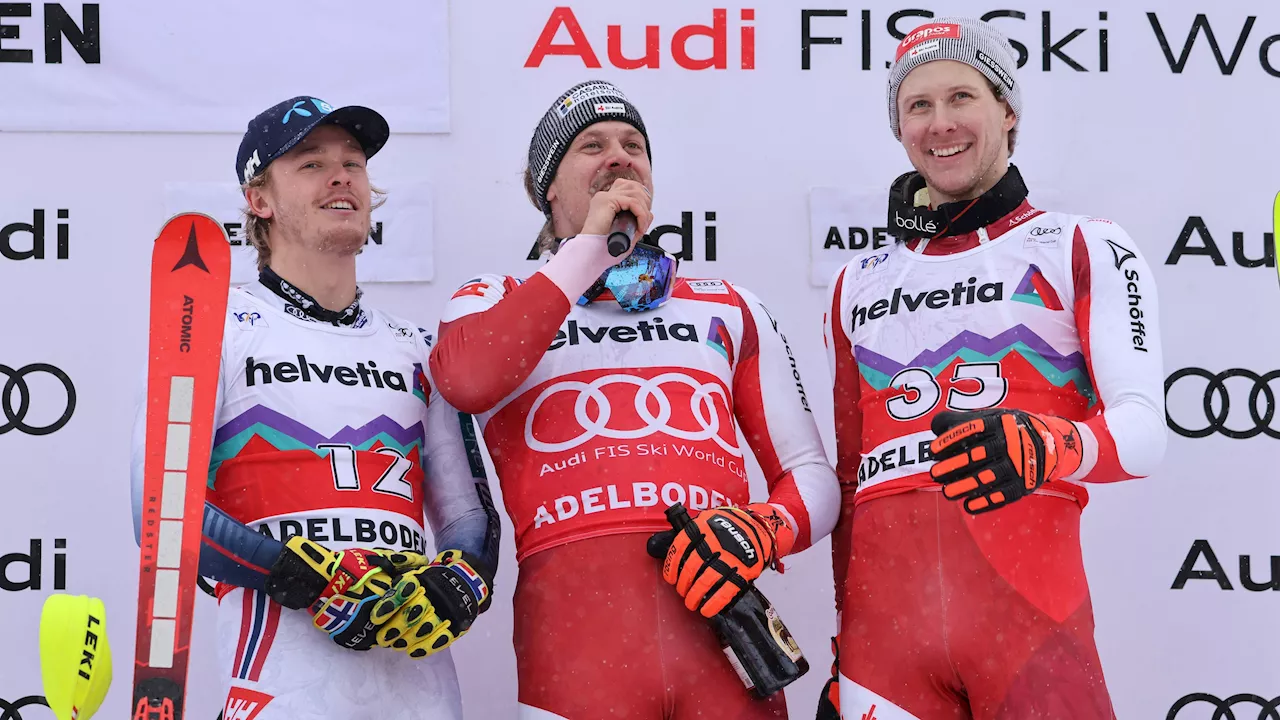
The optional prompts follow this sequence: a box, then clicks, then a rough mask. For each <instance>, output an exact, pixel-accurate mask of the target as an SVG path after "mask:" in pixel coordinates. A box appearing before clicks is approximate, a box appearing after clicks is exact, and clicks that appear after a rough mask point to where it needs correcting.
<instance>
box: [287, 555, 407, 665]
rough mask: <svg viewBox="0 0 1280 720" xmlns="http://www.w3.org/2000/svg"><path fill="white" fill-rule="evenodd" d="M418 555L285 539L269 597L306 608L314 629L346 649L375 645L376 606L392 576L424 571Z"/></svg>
mask: <svg viewBox="0 0 1280 720" xmlns="http://www.w3.org/2000/svg"><path fill="white" fill-rule="evenodd" d="M429 562H430V561H429V560H428V559H427V558H426V557H425V556H423V555H419V554H418V553H408V552H394V551H392V550H383V549H376V550H365V549H363V548H353V549H351V550H329V549H328V548H326V547H324V546H323V545H321V544H319V543H317V542H315V541H312V540H308V539H307V538H304V537H302V536H300V535H298V536H294V537H291V538H289V540H288V542H286V543H285V544H284V551H283V552H282V553H280V557H279V559H277V560H276V562H275V564H274V565H272V567H271V571H270V573H269V574H268V575H267V582H266V591H267V595H268V596H269V597H270V598H271V599H272V600H274V601H275V602H277V603H280V604H281V605H283V606H284V607H287V608H290V609H292V610H301V609H303V608H307V610H308V612H310V613H311V615H312V621H313V622H314V623H315V626H316V627H318V628H320V629H321V630H323V631H324V632H326V633H328V634H329V637H331V638H333V641H334V642H336V643H337V644H339V645H341V646H342V647H344V648H348V649H350V650H368V649H369V648H371V647H373V646H374V644H375V638H374V631H375V630H376V629H377V623H376V622H374V621H373V620H372V613H373V608H374V604H375V603H376V602H377V601H378V599H379V598H381V597H382V596H383V595H384V594H385V593H386V592H387V591H389V590H390V589H391V586H392V583H393V582H394V581H395V579H396V576H398V575H400V574H401V573H405V572H408V571H411V570H415V569H417V568H421V567H425V566H426V565H427V564H428V563H429Z"/></svg>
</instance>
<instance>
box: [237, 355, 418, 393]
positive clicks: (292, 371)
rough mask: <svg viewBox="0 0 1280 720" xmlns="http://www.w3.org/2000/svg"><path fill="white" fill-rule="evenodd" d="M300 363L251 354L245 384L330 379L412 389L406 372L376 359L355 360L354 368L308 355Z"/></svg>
mask: <svg viewBox="0 0 1280 720" xmlns="http://www.w3.org/2000/svg"><path fill="white" fill-rule="evenodd" d="M297 357H298V362H297V363H292V362H286V361H283V360H282V361H280V362H277V363H275V364H274V365H268V364H267V363H264V362H258V361H256V360H254V358H253V357H252V356H250V357H249V359H247V360H245V362H244V375H245V385H247V386H248V387H253V386H254V385H258V384H262V385H270V384H271V383H272V382H282V383H291V382H306V383H309V382H318V383H323V384H325V385H327V384H329V382H330V381H333V382H336V383H339V384H341V385H346V386H347V387H355V386H357V385H363V386H364V387H367V388H378V389H384V388H385V389H388V390H396V391H398V392H409V386H408V385H407V384H406V383H405V379H404V375H403V374H401V373H398V372H396V371H394V370H379V369H378V363H376V362H374V361H373V360H367V361H365V362H359V363H356V366H355V367H354V368H351V367H347V366H346V365H317V364H316V363H313V362H310V361H308V360H307V356H306V355H298V356H297Z"/></svg>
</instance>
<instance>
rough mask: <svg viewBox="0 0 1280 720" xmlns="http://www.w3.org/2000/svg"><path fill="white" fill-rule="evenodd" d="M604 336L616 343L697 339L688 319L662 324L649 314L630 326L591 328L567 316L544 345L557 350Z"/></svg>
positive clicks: (689, 340) (691, 340) (599, 341)
mask: <svg viewBox="0 0 1280 720" xmlns="http://www.w3.org/2000/svg"><path fill="white" fill-rule="evenodd" d="M605 339H608V340H610V341H611V342H618V343H630V342H636V341H637V340H638V341H640V342H655V341H657V342H665V341H667V340H678V341H681V342H698V330H697V328H695V327H694V326H692V325H690V324H689V323H672V324H671V325H665V324H663V321H662V318H660V317H655V318H653V322H650V321H648V320H641V321H640V322H638V323H636V324H635V325H634V326H632V325H612V326H611V325H601V326H600V327H595V328H593V327H591V326H589V325H582V324H579V323H578V321H577V320H570V321H569V323H568V324H567V325H566V326H565V327H564V328H563V329H561V330H560V331H559V332H557V333H556V339H555V341H554V342H552V343H551V346H550V347H548V348H547V351H548V352H550V351H552V350H558V349H560V348H562V347H564V346H565V345H570V346H572V345H581V344H582V343H593V344H596V345H599V344H600V343H602V342H604V341H605Z"/></svg>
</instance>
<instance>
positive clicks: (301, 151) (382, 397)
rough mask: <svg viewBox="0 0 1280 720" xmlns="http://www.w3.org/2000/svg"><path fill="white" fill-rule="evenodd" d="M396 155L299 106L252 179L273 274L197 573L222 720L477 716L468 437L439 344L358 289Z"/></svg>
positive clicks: (259, 307) (212, 482) (366, 123)
mask: <svg viewBox="0 0 1280 720" xmlns="http://www.w3.org/2000/svg"><path fill="white" fill-rule="evenodd" d="M388 137H389V131H388V127H387V122H386V120H384V119H383V118H382V116H381V115H379V114H378V113H376V112H374V111H373V110H370V109H368V108H364V107H356V106H351V107H343V108H338V109H334V108H333V107H332V106H330V105H329V104H328V103H326V102H324V101H323V100H319V99H317V98H314V97H310V96H300V97H296V98H292V99H290V100H286V101H284V102H282V103H280V104H278V105H275V106H274V107H272V108H270V109H268V110H266V111H264V112H263V113H261V114H260V115H258V116H257V117H255V118H254V119H253V120H252V121H250V123H249V126H248V130H247V131H246V132H245V135H244V139H243V140H242V141H241V143H240V151H239V153H238V155H237V157H236V168H235V170H236V179H237V180H238V181H239V182H240V183H241V186H242V188H243V191H244V196H245V201H246V204H247V207H246V209H245V215H246V223H245V224H246V229H247V234H248V236H249V240H250V243H251V244H252V245H253V247H254V248H256V249H257V251H258V268H259V272H260V274H259V277H258V280H257V281H256V282H253V283H249V284H247V285H245V286H243V287H237V288H234V289H233V290H232V291H231V296H230V300H229V302H228V308H227V311H228V312H227V318H226V330H225V333H224V337H225V340H224V345H223V350H222V362H221V371H220V376H221V377H220V384H219V389H218V403H217V408H218V409H217V417H216V420H215V427H216V431H215V434H214V438H213V450H212V454H211V459H210V468H209V486H208V492H207V502H206V507H205V521H204V528H203V536H204V537H203V542H204V544H203V546H202V549H201V562H200V572H201V575H204V576H207V577H212V578H214V579H215V580H217V581H218V588H217V596H218V625H219V627H218V632H217V636H218V643H217V644H218V650H219V653H220V658H219V663H218V666H217V667H219V668H225V669H228V670H230V671H231V674H230V676H229V677H226V676H224V678H223V687H224V688H225V692H226V695H225V696H224V697H225V702H224V707H223V715H224V717H226V718H232V717H248V716H253V717H255V718H256V720H278V719H279V720H282V719H284V718H348V717H377V718H388V719H389V718H398V719H404V720H408V719H409V718H431V719H433V720H434V719H439V720H446V719H447V720H454V719H455V718H460V717H461V714H462V708H461V698H460V693H459V689H458V681H457V676H456V673H455V671H454V668H453V662H452V660H451V659H450V657H449V653H448V652H443V651H444V650H445V649H446V648H447V647H448V646H449V645H450V644H452V643H453V641H454V640H456V639H457V638H458V637H460V636H461V635H462V634H464V633H465V632H466V631H467V629H468V628H469V627H470V626H471V624H472V623H473V622H474V621H475V619H476V617H477V616H478V615H479V613H480V612H481V611H483V610H484V609H485V608H487V607H488V605H489V597H490V591H491V588H492V586H493V577H494V573H495V572H496V570H497V558H498V538H499V524H498V519H497V514H496V512H495V511H494V509H493V506H492V502H491V501H490V499H489V491H488V486H487V483H486V480H485V478H484V473H483V468H479V469H477V470H475V471H473V470H472V469H471V465H470V463H469V461H468V454H467V450H466V446H465V445H464V440H463V437H464V434H463V426H464V425H469V423H470V422H471V419H470V417H469V416H466V415H459V413H458V412H457V411H456V410H453V409H452V408H450V407H449V406H448V405H447V404H445V403H444V402H443V400H442V399H441V398H440V396H439V394H438V393H435V392H434V389H433V387H432V384H431V382H430V380H429V379H428V377H427V358H428V353H429V351H430V346H431V337H430V335H428V334H427V333H426V332H424V331H423V330H422V329H421V328H418V327H417V325H416V324H411V323H409V322H407V321H404V320H401V319H399V318H396V317H393V316H391V315H388V314H386V313H383V312H381V311H378V310H375V309H373V308H370V307H368V306H366V305H364V304H363V303H362V302H361V299H360V295H361V293H360V289H359V288H358V287H357V286H356V269H355V256H356V255H357V254H358V253H359V252H360V250H361V248H363V246H364V244H365V241H366V239H367V238H368V236H369V230H370V225H371V220H370V213H371V211H372V209H373V208H374V207H375V206H376V203H375V201H374V194H375V193H374V190H373V189H372V187H371V185H370V182H369V175H368V170H367V161H368V159H369V158H370V157H372V156H373V155H374V154H375V153H377V152H378V151H379V150H380V149H381V148H382V146H383V145H384V144H385V143H386V142H387V139H388ZM143 407H145V404H144V405H143ZM144 422H145V412H144V411H143V410H142V409H141V408H140V410H139V413H138V425H137V426H136V431H135V446H134V517H135V528H136V527H137V526H138V521H139V512H140V507H141V502H140V500H141V489H142V459H143V455H144V452H143V450H144V448H143V437H144ZM473 472H474V474H475V475H477V476H478V477H473ZM424 510H425V513H424ZM424 520H427V521H429V522H424ZM428 524H429V525H430V527H431V529H432V530H433V533H434V543H433V544H434V547H435V549H436V550H437V551H438V555H436V556H435V559H434V560H432V559H431V557H430V556H429V555H426V554H425V553H427V547H428V545H427V540H426V537H425V535H426V526H427V525H428ZM298 611H301V612H298Z"/></svg>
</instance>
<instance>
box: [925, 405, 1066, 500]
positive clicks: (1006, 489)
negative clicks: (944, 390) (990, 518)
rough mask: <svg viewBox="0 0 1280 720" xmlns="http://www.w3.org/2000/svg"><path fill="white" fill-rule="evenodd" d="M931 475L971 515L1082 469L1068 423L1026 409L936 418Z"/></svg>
mask: <svg viewBox="0 0 1280 720" xmlns="http://www.w3.org/2000/svg"><path fill="white" fill-rule="evenodd" d="M931 428H932V430H933V432H934V434H935V435H937V436H938V437H937V439H935V440H934V441H933V442H932V443H930V445H929V451H930V452H931V453H933V458H934V463H933V466H932V467H930V468H929V474H930V475H932V476H933V479H934V481H935V482H937V483H939V484H941V485H942V494H943V495H945V496H946V497H947V498H949V499H951V500H959V501H960V502H961V503H962V504H963V507H964V509H965V510H966V511H968V512H969V513H970V514H972V515H977V514H980V513H984V512H990V511H992V510H995V509H997V508H1001V507H1004V506H1005V505H1008V504H1009V503H1011V502H1014V501H1015V500H1018V499H1019V498H1023V497H1026V496H1027V495H1030V494H1031V493H1033V492H1035V490H1036V489H1037V488H1039V487H1040V486H1041V485H1044V484H1045V483H1047V482H1049V481H1050V480H1057V479H1058V478H1063V477H1067V476H1069V475H1071V474H1072V473H1074V472H1075V471H1076V470H1078V469H1079V468H1080V462H1081V460H1082V453H1083V450H1082V448H1081V442H1080V433H1079V432H1078V431H1077V430H1076V426H1075V424H1074V423H1072V422H1071V421H1070V420H1065V419H1063V418H1060V417H1054V416H1052V415H1037V414H1035V413H1028V412H1023V411H1022V410H980V411H978V412H954V411H946V412H941V413H938V415H936V416H935V417H934V418H933V422H932V423H931Z"/></svg>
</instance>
